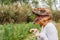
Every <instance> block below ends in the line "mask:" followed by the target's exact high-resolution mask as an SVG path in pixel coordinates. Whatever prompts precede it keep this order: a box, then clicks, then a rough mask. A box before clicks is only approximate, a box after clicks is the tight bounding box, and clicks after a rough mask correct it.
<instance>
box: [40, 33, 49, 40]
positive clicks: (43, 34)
mask: <svg viewBox="0 0 60 40" xmlns="http://www.w3.org/2000/svg"><path fill="white" fill-rule="evenodd" d="M40 39H41V40H48V37H47V35H46V34H45V33H44V32H41V33H40Z"/></svg>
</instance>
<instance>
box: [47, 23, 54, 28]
mask: <svg viewBox="0 0 60 40" xmlns="http://www.w3.org/2000/svg"><path fill="white" fill-rule="evenodd" d="M46 27H47V28H55V24H54V23H53V22H49V23H47V25H46Z"/></svg>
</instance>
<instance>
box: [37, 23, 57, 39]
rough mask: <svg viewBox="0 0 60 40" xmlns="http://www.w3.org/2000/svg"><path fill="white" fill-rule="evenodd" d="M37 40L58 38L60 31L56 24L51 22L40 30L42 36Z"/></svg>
mask: <svg viewBox="0 0 60 40" xmlns="http://www.w3.org/2000/svg"><path fill="white" fill-rule="evenodd" d="M37 40H58V32H57V29H56V27H55V25H54V24H53V23H52V22H49V23H48V24H47V25H46V26H45V27H44V28H43V27H42V30H41V32H40V37H37Z"/></svg>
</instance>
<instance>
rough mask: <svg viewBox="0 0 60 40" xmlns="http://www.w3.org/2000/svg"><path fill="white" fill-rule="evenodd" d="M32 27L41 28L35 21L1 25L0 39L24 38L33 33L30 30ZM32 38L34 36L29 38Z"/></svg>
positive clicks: (18, 39) (13, 39) (14, 39)
mask: <svg viewBox="0 0 60 40" xmlns="http://www.w3.org/2000/svg"><path fill="white" fill-rule="evenodd" d="M31 28H37V29H40V26H39V25H35V24H33V23H28V24H25V23H23V24H8V25H6V24H4V25H0V40H24V39H25V38H28V35H30V34H31V33H30V32H29V30H30V29H31ZM32 39H34V38H32V37H31V38H30V39H28V40H32Z"/></svg>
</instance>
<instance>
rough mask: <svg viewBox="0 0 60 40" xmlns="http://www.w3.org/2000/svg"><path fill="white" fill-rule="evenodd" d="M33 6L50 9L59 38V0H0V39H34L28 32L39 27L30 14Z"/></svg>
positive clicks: (33, 16)
mask: <svg viewBox="0 0 60 40" xmlns="http://www.w3.org/2000/svg"><path fill="white" fill-rule="evenodd" d="M34 8H49V9H51V10H52V14H53V21H54V23H55V25H56V27H57V30H58V34H59V40H60V0H0V40H36V38H35V37H34V35H33V34H32V33H30V32H29V30H30V29H31V28H38V29H40V28H41V26H40V25H34V24H33V23H32V22H33V20H34V19H35V17H36V16H35V15H34V14H32V10H33V9H34Z"/></svg>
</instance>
